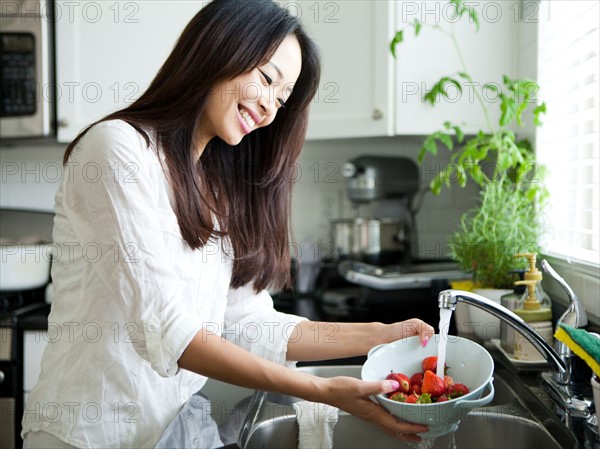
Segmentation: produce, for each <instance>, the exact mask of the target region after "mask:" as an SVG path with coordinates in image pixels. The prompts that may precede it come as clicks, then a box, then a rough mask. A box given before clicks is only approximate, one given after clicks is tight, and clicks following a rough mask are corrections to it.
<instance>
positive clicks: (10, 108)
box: [0, 0, 55, 139]
mask: <svg viewBox="0 0 600 449" xmlns="http://www.w3.org/2000/svg"><path fill="white" fill-rule="evenodd" d="M53 9H54V7H53V2H52V1H43V0H13V1H9V0H0V88H1V94H2V95H1V100H0V139H8V138H22V137H43V136H49V135H52V134H54V114H55V112H54V110H55V106H54V91H55V86H54V67H53V60H54V52H53V47H54V46H53V44H54V38H53V35H54V26H53V25H54V11H53Z"/></svg>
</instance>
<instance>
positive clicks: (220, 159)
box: [64, 0, 320, 291]
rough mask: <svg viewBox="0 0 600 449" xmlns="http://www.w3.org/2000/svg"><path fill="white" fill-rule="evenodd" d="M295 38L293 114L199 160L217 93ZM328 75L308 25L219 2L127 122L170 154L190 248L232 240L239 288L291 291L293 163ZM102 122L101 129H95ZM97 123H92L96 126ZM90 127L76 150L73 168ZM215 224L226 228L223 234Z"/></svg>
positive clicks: (246, 4)
mask: <svg viewBox="0 0 600 449" xmlns="http://www.w3.org/2000/svg"><path fill="white" fill-rule="evenodd" d="M288 35H293V36H295V37H296V38H297V39H298V42H299V44H300V48H301V52H302V69H301V72H300V76H299V78H298V80H297V82H296V84H295V85H294V89H293V92H292V94H291V95H290V97H289V98H288V99H287V101H286V104H285V108H281V109H279V111H278V112H277V115H276V118H275V120H274V121H273V123H271V124H270V125H269V126H267V127H264V128H259V129H257V130H254V131H253V132H252V133H251V134H249V135H247V136H245V137H244V138H243V139H242V141H241V142H240V143H239V144H238V145H236V146H230V145H228V144H226V143H225V142H224V141H222V140H221V139H219V138H218V137H217V138H214V139H212V140H211V141H210V142H209V143H208V145H207V146H206V148H205V149H204V152H203V153H202V156H201V157H200V159H199V160H198V161H196V159H195V158H196V157H197V156H195V155H194V153H195V151H194V148H193V138H194V133H195V130H196V127H197V124H198V121H199V120H200V118H201V116H202V114H203V112H204V109H205V106H206V103H207V97H208V95H209V91H210V89H212V88H213V87H214V86H216V85H217V84H218V83H219V82H222V81H224V80H229V79H232V78H235V77H236V76H238V75H241V74H243V73H246V72H248V71H249V70H252V69H254V68H255V67H258V66H260V65H261V64H264V63H265V62H266V61H268V60H269V59H270V57H271V56H272V55H273V53H274V52H275V50H276V49H277V48H278V47H279V45H280V44H281V42H282V41H283V40H284V39H285V37H287V36H288ZM319 76H320V62H319V57H318V52H317V49H316V47H315V44H314V43H313V41H312V40H311V39H310V38H309V37H308V36H307V35H306V34H305V32H304V30H303V28H302V26H301V25H300V22H299V21H298V19H296V18H295V17H293V16H291V15H290V14H289V13H288V11H287V10H285V9H283V8H281V7H279V6H278V5H277V4H275V3H274V2H272V1H271V0H251V1H240V0H214V1H213V2H211V3H209V4H208V5H207V6H205V7H204V8H203V9H202V10H200V12H199V13H198V14H197V15H196V16H195V17H194V18H193V19H192V20H191V21H190V23H189V24H188V25H187V26H186V28H185V29H184V31H183V33H182V34H181V36H180V38H179V40H178V42H177V44H176V45H175V48H174V49H173V51H172V53H171V54H170V56H169V57H168V58H167V60H166V61H165V63H164V64H163V66H162V67H161V69H160V70H159V72H158V74H157V75H156V77H155V78H154V80H153V81H152V83H151V84H150V86H149V87H148V89H147V90H146V91H145V92H144V93H143V94H142V96H141V97H140V98H139V99H138V100H137V101H135V102H134V103H133V104H132V105H131V106H129V107H128V108H125V109H123V110H121V111H117V112H115V113H113V114H110V115H108V116H107V117H105V118H103V119H102V120H100V121H104V120H112V119H121V120H124V121H126V122H127V123H129V124H130V125H131V126H133V127H134V128H135V129H137V130H138V132H140V133H141V134H142V135H143V136H144V137H145V139H146V141H147V142H148V143H149V142H150V139H149V136H148V134H147V133H146V132H145V131H144V130H146V129H150V130H152V131H153V132H154V133H156V139H157V142H158V143H159V145H160V146H161V147H162V149H163V151H164V153H165V160H166V164H167V168H168V170H169V175H170V180H171V184H172V188H173V191H174V195H175V199H176V210H175V213H176V215H177V219H178V221H179V227H180V229H181V234H182V236H183V238H184V239H185V241H186V242H187V243H188V244H189V245H190V247H191V248H194V249H197V248H201V247H203V246H204V245H206V244H207V243H208V242H209V240H210V238H211V236H213V235H218V236H221V237H223V236H227V237H228V238H229V240H230V242H231V246H232V248H233V252H234V254H235V258H234V261H233V275H232V280H231V286H232V287H240V286H242V285H245V284H247V283H249V282H253V285H254V288H255V290H256V291H258V290H261V289H264V288H267V287H273V288H281V287H285V286H289V284H290V251H289V235H290V224H289V216H290V202H291V187H292V181H293V176H294V162H295V161H296V159H297V158H298V156H299V154H300V151H301V149H302V145H303V142H304V138H305V135H306V128H307V122H308V109H309V105H310V103H311V101H312V99H313V97H314V95H315V94H316V92H317V89H318V84H319ZM96 123H98V122H96ZM96 123H94V124H96ZM94 124H92V125H90V126H89V127H87V128H86V129H85V130H83V131H82V132H81V134H79V135H78V136H77V138H75V140H74V141H73V142H71V144H70V145H69V146H68V148H67V150H66V153H65V156H64V162H65V163H66V162H67V160H68V158H69V155H70V153H71V152H72V151H73V148H74V147H75V146H76V145H77V143H78V141H79V140H80V139H81V137H82V136H83V135H84V134H85V133H86V132H87V131H88V130H89V129H90V128H91V127H92V126H93V125H94ZM214 217H216V220H218V226H219V231H217V230H216V227H215V224H216V223H214V221H213V220H214Z"/></svg>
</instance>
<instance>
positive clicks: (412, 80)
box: [395, 0, 526, 135]
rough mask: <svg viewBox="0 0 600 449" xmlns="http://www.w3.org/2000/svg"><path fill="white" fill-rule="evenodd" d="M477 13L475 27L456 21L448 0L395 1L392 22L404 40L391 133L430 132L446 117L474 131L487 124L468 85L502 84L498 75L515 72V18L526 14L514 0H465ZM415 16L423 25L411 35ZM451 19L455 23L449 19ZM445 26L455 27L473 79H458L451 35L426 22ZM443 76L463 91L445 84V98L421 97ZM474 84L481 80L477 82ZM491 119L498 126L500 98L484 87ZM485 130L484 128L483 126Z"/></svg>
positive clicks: (399, 54)
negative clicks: (429, 99)
mask: <svg viewBox="0 0 600 449" xmlns="http://www.w3.org/2000/svg"><path fill="white" fill-rule="evenodd" d="M465 4H467V5H472V6H475V7H476V8H477V10H478V12H479V21H480V25H481V26H480V29H479V31H476V27H475V24H474V23H473V22H472V21H471V19H470V18H469V17H467V16H464V17H463V18H462V19H461V20H460V21H458V22H456V21H455V20H453V19H452V14H451V13H452V10H451V8H452V6H451V5H450V4H449V2H447V1H433V0H430V1H419V2H414V1H398V2H397V3H396V27H397V29H403V30H404V41H403V42H402V43H400V44H399V45H398V46H397V59H396V67H395V68H396V79H395V83H396V112H395V123H396V126H395V132H396V134H398V135H419V134H429V133H431V132H433V131H436V130H438V129H441V128H442V126H443V123H444V122H445V121H447V120H449V121H452V122H453V123H457V124H461V123H462V122H463V121H464V122H465V123H466V126H465V127H464V128H463V130H464V131H465V132H466V133H473V132H476V131H477V130H479V129H480V128H481V127H485V126H486V121H485V116H484V114H483V112H482V108H481V106H480V104H479V103H478V102H477V100H476V99H475V96H474V93H473V90H474V89H476V88H477V89H481V87H482V85H484V84H487V83H496V84H497V85H498V86H500V84H501V83H502V75H503V74H506V75H509V76H511V77H515V76H516V71H517V56H518V53H517V51H516V48H517V39H518V22H519V20H521V19H523V20H524V19H526V17H524V16H523V11H522V10H521V9H520V6H519V5H520V2H519V1H517V0H515V1H501V2H498V1H488V0H484V1H480V2H465ZM415 19H417V20H419V21H420V22H422V23H425V24H427V26H423V28H422V29H421V33H420V35H419V36H417V37H415V34H414V28H413V27H412V26H410V23H413V22H414V20H415ZM452 22H456V23H454V24H453V23H452ZM434 25H438V26H440V27H441V28H443V29H446V30H450V29H451V28H452V27H454V30H455V33H456V38H457V41H458V42H459V45H460V48H461V52H462V54H463V57H464V62H465V65H466V67H467V71H468V73H470V74H471V76H472V77H473V80H474V82H475V83H474V84H473V85H471V84H469V82H468V81H466V80H462V79H460V78H459V76H458V72H462V71H463V70H464V68H463V66H462V64H461V61H460V59H459V57H458V56H457V53H456V51H455V50H454V47H453V45H452V41H451V39H450V38H449V37H448V36H447V35H444V34H443V33H442V32H440V31H436V30H434V29H432V28H431V26H434ZM442 76H452V77H453V78H456V79H459V80H460V81H461V85H462V88H463V91H462V94H461V93H460V92H459V91H458V90H457V89H456V88H455V87H452V86H451V87H450V88H449V89H448V93H449V95H450V97H451V98H450V99H441V100H440V101H439V102H438V103H437V104H436V105H435V106H432V105H431V104H429V103H425V102H424V101H423V95H424V94H425V92H426V91H428V90H430V89H431V87H432V86H433V85H434V83H435V82H437V81H438V80H439V79H440V78H441V77H442ZM477 83H480V84H479V85H477ZM483 99H484V102H485V104H487V105H488V106H489V110H490V112H491V114H490V115H491V120H492V122H493V123H494V125H496V126H497V123H498V118H499V116H500V112H499V111H500V108H499V99H498V97H497V94H496V93H494V92H493V91H490V90H485V91H484V96H483ZM486 129H487V128H486Z"/></svg>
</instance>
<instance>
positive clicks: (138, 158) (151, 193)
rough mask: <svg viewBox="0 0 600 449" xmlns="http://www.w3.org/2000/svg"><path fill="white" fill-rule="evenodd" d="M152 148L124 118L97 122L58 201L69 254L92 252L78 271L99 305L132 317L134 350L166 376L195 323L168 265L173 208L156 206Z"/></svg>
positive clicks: (157, 180) (160, 178) (160, 182)
mask: <svg viewBox="0 0 600 449" xmlns="http://www.w3.org/2000/svg"><path fill="white" fill-rule="evenodd" d="M152 151H153V150H152V149H150V148H148V147H147V145H146V143H145V141H144V140H143V139H142V137H141V135H140V134H139V133H137V131H135V130H134V129H133V128H132V127H130V126H129V125H127V124H125V123H123V122H116V123H115V122H106V123H101V124H99V125H96V126H95V127H93V128H92V129H91V130H90V131H89V132H88V133H87V134H86V136H84V138H83V139H82V141H81V142H80V143H79V145H78V146H77V147H76V148H75V150H74V151H73V153H72V154H71V157H70V159H69V161H68V163H67V165H66V167H65V176H64V179H63V186H62V196H63V198H62V204H63V206H64V207H63V210H64V214H65V216H66V218H67V219H68V220H69V223H70V224H71V227H72V231H73V234H74V237H75V240H76V247H77V249H76V250H75V251H79V254H80V255H81V254H85V252H84V251H85V248H88V249H89V248H92V247H93V248H94V251H95V252H94V254H95V255H96V256H95V258H94V260H93V261H82V260H81V257H80V258H79V260H75V262H76V263H78V264H79V265H77V266H78V267H81V276H83V279H86V280H87V282H88V283H89V284H90V285H92V286H95V287H96V293H95V294H96V296H97V299H98V300H99V301H105V302H106V304H105V307H118V308H121V312H122V315H123V316H125V317H127V319H131V320H132V321H133V323H134V324H135V326H136V330H137V332H136V334H135V338H132V344H133V346H134V348H135V350H136V351H137V352H138V353H139V354H140V355H141V356H142V357H143V358H145V359H146V360H147V361H148V362H149V363H150V365H151V366H152V368H153V369H154V370H155V371H156V372H157V373H158V374H159V375H161V376H163V377H167V376H172V375H174V374H176V373H177V371H178V366H177V361H178V359H179V357H180V356H181V354H182V353H183V351H184V349H185V348H186V347H187V345H188V344H189V342H190V341H191V340H192V338H193V336H194V335H195V334H196V333H197V332H198V331H199V330H200V328H201V320H200V318H199V317H198V315H197V313H196V311H195V310H192V307H191V306H190V302H189V301H186V300H185V297H184V296H183V295H184V293H183V292H181V291H180V285H179V282H178V273H177V272H176V269H175V267H173V266H172V264H170V263H169V260H171V257H172V254H169V248H168V247H167V244H166V240H165V238H166V237H165V230H164V229H163V227H161V221H164V219H163V216H164V215H165V214H169V213H170V214H172V213H173V212H172V210H166V211H165V210H162V209H161V207H159V201H158V197H159V195H160V194H161V190H162V191H164V181H165V179H164V173H163V172H162V169H161V167H160V163H159V161H158V158H157V157H156V156H155V155H154V154H152V153H151V152H152ZM153 158H154V159H153ZM63 243H64V242H63ZM189 250H190V251H192V250H191V249H189ZM75 259H77V257H76V258H75ZM86 262H87V263H86ZM93 289H94V287H92V290H93Z"/></svg>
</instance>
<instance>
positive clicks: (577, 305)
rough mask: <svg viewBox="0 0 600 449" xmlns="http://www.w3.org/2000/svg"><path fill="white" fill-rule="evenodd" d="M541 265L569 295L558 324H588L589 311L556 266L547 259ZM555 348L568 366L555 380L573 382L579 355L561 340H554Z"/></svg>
mask: <svg viewBox="0 0 600 449" xmlns="http://www.w3.org/2000/svg"><path fill="white" fill-rule="evenodd" d="M540 266H541V267H542V270H543V271H544V272H545V273H546V274H548V275H549V276H550V277H551V278H552V279H554V280H555V281H556V282H558V283H559V284H560V286H561V287H562V288H563V289H564V290H565V291H566V292H567V295H568V297H569V306H568V307H567V310H565V313H563V314H562V315H561V316H560V318H559V319H558V320H557V321H556V326H559V325H560V324H561V323H564V324H568V325H569V326H572V327H579V328H582V327H585V326H587V324H588V318H587V313H586V312H585V309H584V307H583V305H582V304H581V301H579V298H578V297H577V295H576V294H575V292H574V291H573V289H572V288H571V287H570V286H569V284H567V283H566V282H565V280H564V279H563V278H562V277H561V276H560V275H559V274H558V273H557V272H556V271H554V268H552V266H551V265H550V263H548V261H547V260H542V261H541V263H540ZM554 348H555V349H556V352H557V353H558V354H560V358H561V359H562V361H563V362H564V364H565V366H566V367H567V370H566V371H565V372H561V373H555V375H554V377H555V380H556V381H557V382H559V383H561V384H571V383H573V382H574V380H575V376H574V374H575V373H574V372H575V370H576V366H577V365H578V364H579V362H578V357H577V356H576V355H575V354H573V351H571V349H569V347H568V346H567V345H566V344H564V343H563V342H562V341H560V340H556V341H555V342H554Z"/></svg>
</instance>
